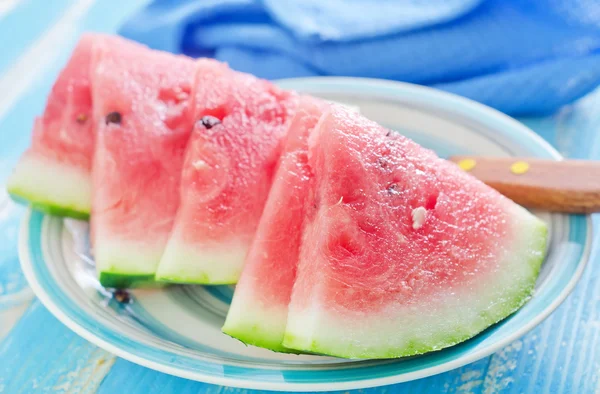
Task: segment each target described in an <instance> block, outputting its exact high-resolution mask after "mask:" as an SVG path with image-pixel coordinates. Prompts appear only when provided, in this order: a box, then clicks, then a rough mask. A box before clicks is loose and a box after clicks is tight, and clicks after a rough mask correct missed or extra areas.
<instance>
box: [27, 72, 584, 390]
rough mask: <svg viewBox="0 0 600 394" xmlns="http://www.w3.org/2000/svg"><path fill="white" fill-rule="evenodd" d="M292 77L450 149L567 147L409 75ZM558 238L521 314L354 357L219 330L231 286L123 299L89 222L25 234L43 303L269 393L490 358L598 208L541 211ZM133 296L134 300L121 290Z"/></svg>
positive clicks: (580, 260)
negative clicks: (448, 340) (453, 339)
mask: <svg viewBox="0 0 600 394" xmlns="http://www.w3.org/2000/svg"><path fill="white" fill-rule="evenodd" d="M280 84H281V86H283V87H285V88H289V89H296V90H298V91H300V92H303V93H310V94H313V95H315V96H320V97H323V98H325V99H328V100H332V101H338V102H342V103H346V104H348V105H351V106H355V107H357V108H358V109H359V110H360V112H361V113H363V114H364V115H365V116H367V117H369V118H371V119H373V120H375V121H377V122H379V123H381V124H383V125H385V126H387V127H389V128H392V129H395V130H398V131H400V132H401V133H403V134H405V135H407V136H408V137H410V138H412V139H414V140H415V141H417V142H418V143H420V144H422V145H424V146H426V147H429V148H431V149H434V150H436V151H437V152H438V154H439V155H440V156H442V157H446V156H448V155H451V154H478V155H494V156H536V157H545V158H550V159H556V160H559V159H560V155H559V154H558V153H557V152H556V151H555V150H554V149H553V148H552V147H551V146H549V145H548V144H547V143H545V142H544V141H543V140H542V139H541V138H539V137H538V136H537V135H536V134H534V133H533V132H531V131H530V130H529V129H527V128H526V127H524V126H523V125H521V124H520V123H518V122H516V121H514V120H512V119H510V118H508V117H506V116H504V115H502V114H500V113H498V112H496V111H493V110H491V109H489V108H487V107H485V106H482V105H479V104H476V103H473V102H471V101H469V100H465V99H462V98H459V97H456V96H453V95H449V94H446V93H441V92H439V91H436V90H432V89H428V88H423V87H417V86H413V85H409V84H401V83H395V82H385V81H377V80H368V79H352V78H310V79H295V80H285V81H281V82H280ZM536 213H537V214H538V215H539V217H540V218H542V219H543V220H545V221H546V222H547V223H548V225H549V229H550V237H551V238H550V240H551V242H550V244H549V250H548V257H547V258H546V260H545V262H544V264H543V267H542V271H541V274H540V277H539V279H538V282H537V285H536V290H535V294H534V297H533V298H532V299H531V300H530V301H529V302H528V303H527V304H526V305H525V306H524V307H523V308H522V309H521V310H519V311H518V312H517V313H515V314H514V315H512V316H511V317H510V318H508V319H506V320H504V321H503V322H501V323H499V324H497V325H495V326H493V327H491V328H490V329H488V330H486V331H485V332H483V333H482V334H480V335H478V336H477V337H475V338H473V339H471V340H469V341H467V342H464V343H462V344H460V345H457V346H454V347H451V348H448V349H445V350H442V351H439V352H435V353H431V354H427V355H424V356H419V357H411V358H405V359H398V360H379V361H369V360H366V361H350V360H342V359H336V358H330V357H318V356H306V355H304V356H295V355H284V354H277V353H273V352H270V351H267V350H264V349H258V348H253V347H246V346H244V345H242V344H241V343H239V342H238V341H236V340H234V339H232V338H229V337H228V336H226V335H224V334H222V333H221V332H220V327H221V325H222V323H223V321H224V318H225V314H226V311H227V307H228V304H229V301H230V300H231V295H232V288H231V287H227V286H215V287H202V286H174V287H169V288H163V289H152V290H134V291H132V292H130V293H129V297H130V299H129V300H125V301H128V302H117V301H116V299H115V298H114V297H113V295H112V294H111V293H109V292H107V291H106V290H104V289H102V288H101V287H100V286H99V285H98V282H97V281H96V279H95V273H94V267H93V261H92V259H91V258H90V255H89V245H88V238H87V234H88V231H87V224H86V223H82V222H76V221H71V220H62V219H60V218H56V217H51V216H45V215H43V214H41V213H38V212H29V213H28V214H27V215H26V216H25V218H24V220H23V224H22V228H21V234H20V245H19V246H20V250H19V253H20V257H21V264H22V267H23V271H24V272H25V275H26V277H27V279H28V281H29V283H30V285H31V287H32V289H33V290H34V292H35V293H36V295H37V296H38V297H39V298H40V300H41V301H42V302H43V303H44V305H45V306H46V307H47V308H48V309H49V310H50V311H51V312H52V313H53V314H54V315H56V316H57V317H58V318H59V319H60V320H61V321H62V322H63V323H64V324H66V325H67V326H68V327H70V328H71V329H72V330H73V331H75V332H76V333H78V334H79V335H81V336H83V337H84V338H86V339H88V340H89V341H91V342H93V343H95V344H97V345H98V346H100V347H102V348H104V349H106V350H108V351H110V352H113V353H115V354H116V355H118V356H120V357H123V358H125V359H128V360H130V361H133V362H135V363H138V364H141V365H144V366H146V367H149V368H153V369H156V370H159V371H162V372H166V373H169V374H173V375H177V376H181V377H185V378H189V379H195V380H200V381H204V382H209V383H215V384H220V385H226V386H236V387H245V388H254V389H266V390H287V391H292V390H301V391H318V390H347V389H354V388H363V387H370V386H377V385H387V384H392V383H398V382H403V381H408V380H412V379H418V378H421V377H425V376H429V375H434V374H437V373H441V372H444V371H447V370H450V369H453V368H457V367H460V366H462V365H464V364H467V363H470V362H473V361H475V360H478V359H480V358H483V357H485V356H487V355H489V354H491V353H493V352H495V351H496V350H499V349H500V348H502V347H503V346H506V345H507V344H509V343H510V342H512V341H514V340H515V339H517V338H518V337H520V336H521V335H523V334H525V333H526V332H527V331H528V330H530V329H532V328H533V327H534V326H536V325H537V324H539V323H540V322H541V321H542V320H543V319H544V318H545V317H547V316H548V315H549V314H550V313H551V312H552V311H553V310H554V309H555V308H556V307H557V306H558V305H559V304H560V303H561V302H562V301H563V300H564V299H565V297H566V296H567V295H568V294H569V292H570V291H571V290H572V289H573V287H574V285H575V283H576V282H577V280H578V279H579V277H580V276H581V273H582V272H583V269H584V266H585V263H586V261H587V259H588V255H589V250H590V244H591V240H592V237H591V221H590V219H589V217H586V216H578V215H561V214H549V213H544V212H536ZM121 301H123V299H121Z"/></svg>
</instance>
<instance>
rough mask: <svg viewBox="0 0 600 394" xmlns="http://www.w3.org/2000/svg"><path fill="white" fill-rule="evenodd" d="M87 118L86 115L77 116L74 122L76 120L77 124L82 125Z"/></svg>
mask: <svg viewBox="0 0 600 394" xmlns="http://www.w3.org/2000/svg"><path fill="white" fill-rule="evenodd" d="M87 118H88V117H87V115H86V114H79V115H77V119H76V120H77V123H79V124H83V123H85V121H86V120H87Z"/></svg>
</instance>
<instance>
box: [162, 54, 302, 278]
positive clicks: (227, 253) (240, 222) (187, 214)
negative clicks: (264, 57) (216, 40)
mask: <svg viewBox="0 0 600 394" xmlns="http://www.w3.org/2000/svg"><path fill="white" fill-rule="evenodd" d="M194 86H195V89H196V90H195V92H194V95H193V96H194V97H193V104H192V105H193V118H194V119H195V120H196V124H195V129H194V131H193V133H192V137H191V139H190V142H189V145H188V148H187V153H186V158H185V165H184V167H183V172H182V181H181V189H180V201H181V205H180V207H179V211H178V213H177V218H176V220H175V224H174V227H173V232H172V234H171V236H170V238H169V242H168V245H167V248H166V250H165V254H164V256H163V257H162V259H161V261H160V265H159V267H158V270H157V273H156V279H157V280H159V281H163V282H173V283H197V284H232V283H236V282H237V281H238V278H239V276H240V273H241V270H242V266H243V263H244V258H245V256H246V253H247V250H248V247H249V245H250V242H251V241H252V238H253V236H254V233H255V231H256V226H257V225H258V221H259V219H260V216H261V213H262V211H263V207H264V204H265V201H266V199H267V195H268V193H269V189H270V187H271V182H272V179H273V174H274V172H275V167H276V165H277V161H278V158H279V155H280V153H281V149H282V146H281V145H282V141H283V139H284V137H285V135H286V131H287V122H288V119H289V117H290V115H291V113H292V111H293V109H294V106H295V95H294V94H292V93H289V92H285V91H282V90H280V89H278V88H277V87H275V86H274V85H272V84H271V83H269V82H267V81H264V80H260V79H258V78H256V77H254V76H251V75H249V74H244V73H239V72H235V71H232V70H231V69H229V68H228V67H227V65H225V64H223V63H219V62H216V61H212V60H208V59H201V60H199V61H198V62H197V64H196V78H195V82H194Z"/></svg>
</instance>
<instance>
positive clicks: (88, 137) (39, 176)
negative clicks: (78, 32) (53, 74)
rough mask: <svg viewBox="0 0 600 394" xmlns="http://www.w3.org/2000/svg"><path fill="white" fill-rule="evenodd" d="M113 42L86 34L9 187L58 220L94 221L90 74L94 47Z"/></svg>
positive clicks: (54, 89) (18, 197) (78, 45)
mask: <svg viewBox="0 0 600 394" xmlns="http://www.w3.org/2000/svg"><path fill="white" fill-rule="evenodd" d="M113 40H116V39H114V38H112V37H109V36H103V35H96V34H86V35H84V36H82V38H81V40H80V41H79V43H78V44H77V46H76V48H75V49H74V51H73V54H72V56H71V59H70V60H69V62H68V64H67V65H66V66H65V68H64V69H63V70H62V71H61V73H60V75H59V76H58V78H57V80H56V82H55V83H54V86H53V88H52V91H51V92H50V95H49V97H48V101H47V103H46V109H45V111H44V114H43V115H42V116H41V117H39V118H37V119H36V120H35V123H34V128H33V136H32V142H31V147H30V148H29V149H28V150H27V151H26V152H25V153H24V154H23V156H22V157H21V159H20V160H19V162H18V164H17V166H16V168H15V172H14V173H13V175H12V176H11V178H10V179H9V181H8V191H9V193H10V194H11V195H12V196H14V197H15V198H16V199H19V200H25V201H26V202H28V203H30V204H31V205H32V206H33V207H34V208H37V209H40V210H42V211H46V212H49V213H53V214H59V215H64V216H72V217H75V218H86V217H87V216H89V213H90V206H91V183H92V182H91V175H90V171H91V166H92V155H93V149H94V127H93V126H94V122H93V119H92V97H91V91H90V78H89V69H90V63H91V57H92V47H93V46H94V43H96V42H98V41H109V42H111V41H113ZM125 45H129V44H125Z"/></svg>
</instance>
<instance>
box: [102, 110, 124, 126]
mask: <svg viewBox="0 0 600 394" xmlns="http://www.w3.org/2000/svg"><path fill="white" fill-rule="evenodd" d="M109 123H114V124H121V114H120V113H118V112H111V113H109V114H108V115H106V124H109Z"/></svg>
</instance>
